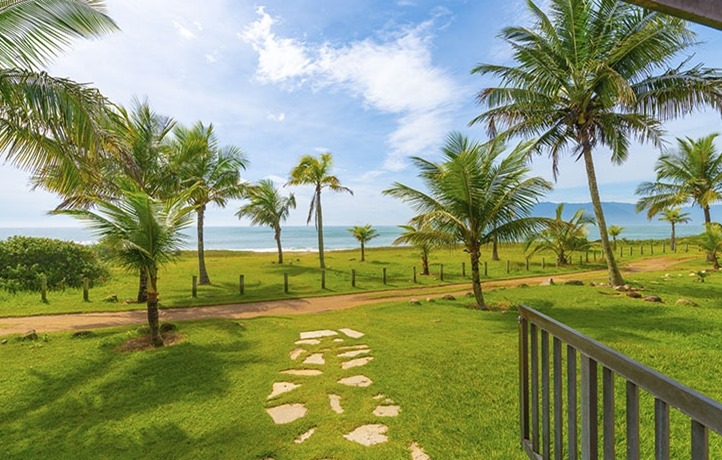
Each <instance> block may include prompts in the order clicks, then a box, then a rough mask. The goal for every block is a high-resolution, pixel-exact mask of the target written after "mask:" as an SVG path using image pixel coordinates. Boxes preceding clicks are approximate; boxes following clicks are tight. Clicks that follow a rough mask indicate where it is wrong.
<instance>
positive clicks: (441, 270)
mask: <svg viewBox="0 0 722 460" xmlns="http://www.w3.org/2000/svg"><path fill="white" fill-rule="evenodd" d="M439 279H440V280H441V281H444V264H439Z"/></svg>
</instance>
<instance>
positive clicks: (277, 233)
mask: <svg viewBox="0 0 722 460" xmlns="http://www.w3.org/2000/svg"><path fill="white" fill-rule="evenodd" d="M274 231H275V234H274V238H276V247H278V264H279V265H281V264H283V248H281V227H276V228H275V229H274Z"/></svg>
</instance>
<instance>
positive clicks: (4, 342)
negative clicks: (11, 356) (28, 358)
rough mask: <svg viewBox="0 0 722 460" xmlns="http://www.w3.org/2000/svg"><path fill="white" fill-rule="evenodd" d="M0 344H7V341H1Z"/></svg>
mask: <svg viewBox="0 0 722 460" xmlns="http://www.w3.org/2000/svg"><path fill="white" fill-rule="evenodd" d="M0 343H1V344H3V345H6V344H7V343H8V339H3V341H2V342H0Z"/></svg>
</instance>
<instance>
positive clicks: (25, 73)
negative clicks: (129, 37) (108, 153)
mask: <svg viewBox="0 0 722 460" xmlns="http://www.w3.org/2000/svg"><path fill="white" fill-rule="evenodd" d="M114 30H117V26H116V25H115V23H114V22H113V20H112V19H110V17H108V16H107V15H106V14H105V4H104V2H102V1H99V0H45V1H42V2H41V1H31V0H24V1H23V0H20V1H12V2H11V1H6V2H3V3H2V5H1V6H0V43H2V46H0V152H2V153H1V154H0V156H4V157H5V158H6V159H7V160H8V161H9V162H10V163H12V164H14V165H16V166H18V167H20V168H22V169H25V170H28V171H35V170H38V169H43V168H47V167H56V168H62V169H64V172H65V174H64V177H65V178H67V180H69V181H72V180H74V179H75V178H77V176H78V175H80V174H83V172H84V171H87V165H88V162H89V161H90V160H91V159H92V158H93V157H94V156H96V155H97V154H98V153H99V149H100V145H101V143H102V139H103V137H104V133H103V130H102V129H100V128H99V127H100V125H101V124H102V122H101V121H102V120H103V119H104V118H105V116H106V106H107V105H108V101H107V100H106V99H105V98H104V97H103V96H102V95H101V94H100V93H99V92H98V91H97V90H95V89H93V88H90V87H88V86H87V85H82V84H78V83H75V82H73V81H70V80H68V79H63V78H54V77H52V76H50V75H48V74H47V73H45V72H42V71H40V69H42V68H43V67H44V66H46V65H47V64H49V63H50V62H51V61H52V59H53V58H54V57H56V56H57V55H58V54H60V52H61V51H62V50H63V48H65V47H66V46H67V45H68V44H69V43H70V42H71V40H72V39H75V38H94V37H99V36H100V35H103V34H105V33H107V32H111V31H114Z"/></svg>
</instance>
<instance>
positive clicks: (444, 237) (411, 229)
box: [392, 214, 456, 276]
mask: <svg viewBox="0 0 722 460" xmlns="http://www.w3.org/2000/svg"><path fill="white" fill-rule="evenodd" d="M399 228H400V229H402V230H403V232H402V233H401V235H399V236H398V237H397V238H396V239H395V240H394V241H393V243H392V244H393V245H395V246H396V245H399V244H410V245H412V246H414V247H415V248H417V249H418V250H419V251H421V274H422V275H427V276H428V275H429V274H430V271H429V254H430V253H431V251H432V250H434V249H436V248H440V247H453V246H455V245H456V239H455V238H453V237H452V238H449V235H448V234H447V233H444V232H443V231H438V230H435V229H434V228H433V227H432V219H431V217H430V216H429V215H428V214H420V215H418V216H416V217H413V218H412V219H411V220H409V223H408V224H407V225H399Z"/></svg>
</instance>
